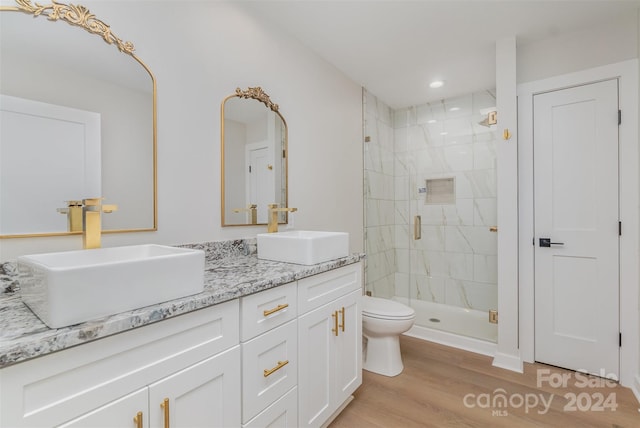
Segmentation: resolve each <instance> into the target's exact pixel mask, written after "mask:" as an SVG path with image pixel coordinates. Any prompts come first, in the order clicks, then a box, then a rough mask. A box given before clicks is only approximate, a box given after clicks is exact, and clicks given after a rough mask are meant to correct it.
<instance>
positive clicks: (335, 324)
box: [331, 311, 338, 336]
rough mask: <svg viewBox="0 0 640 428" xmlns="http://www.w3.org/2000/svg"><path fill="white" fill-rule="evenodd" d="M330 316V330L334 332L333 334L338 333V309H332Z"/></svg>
mask: <svg viewBox="0 0 640 428" xmlns="http://www.w3.org/2000/svg"><path fill="white" fill-rule="evenodd" d="M331 316H332V317H333V325H334V327H333V328H332V329H331V331H332V332H334V333H335V335H336V336H337V335H338V311H334V312H333V313H332V314H331Z"/></svg>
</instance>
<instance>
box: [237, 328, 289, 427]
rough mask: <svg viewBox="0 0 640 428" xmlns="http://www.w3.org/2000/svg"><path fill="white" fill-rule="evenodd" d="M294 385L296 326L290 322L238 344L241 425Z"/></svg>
mask: <svg viewBox="0 0 640 428" xmlns="http://www.w3.org/2000/svg"><path fill="white" fill-rule="evenodd" d="M297 382H298V324H297V321H296V320H294V321H290V322H288V323H287V324H285V325H282V326H280V327H278V328H275V329H273V330H271V331H269V332H267V333H265V334H263V335H261V336H258V337H256V338H255V339H252V340H250V341H248V342H246V343H243V344H242V422H243V423H246V422H247V421H249V420H250V419H251V418H253V417H254V416H256V415H257V414H258V413H260V412H261V411H262V410H263V409H265V408H267V407H268V406H269V405H270V404H271V403H273V402H275V401H276V400H277V399H278V398H280V397H282V396H283V395H284V394H285V393H286V392H287V391H289V390H290V389H291V388H293V387H294V386H296V384H297Z"/></svg>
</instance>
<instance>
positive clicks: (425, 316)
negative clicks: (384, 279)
mask: <svg viewBox="0 0 640 428" xmlns="http://www.w3.org/2000/svg"><path fill="white" fill-rule="evenodd" d="M393 300H396V301H398V302H401V303H404V304H405V305H407V306H410V307H412V308H413V309H415V311H416V321H415V325H416V326H420V327H426V328H431V329H435V330H440V331H445V332H447V333H452V334H457V335H461V336H467V337H472V338H474V339H480V340H486V341H489V342H492V343H496V342H497V341H498V325H497V324H492V323H490V322H489V314H488V313H487V312H483V311H479V310H477V309H466V308H460V307H457V306H450V305H444V304H442V303H433V302H428V301H424V300H416V299H408V298H406V297H399V296H394V297H393Z"/></svg>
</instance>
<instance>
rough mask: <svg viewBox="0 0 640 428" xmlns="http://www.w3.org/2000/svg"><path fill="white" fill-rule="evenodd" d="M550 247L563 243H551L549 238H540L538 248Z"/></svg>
mask: <svg viewBox="0 0 640 428" xmlns="http://www.w3.org/2000/svg"><path fill="white" fill-rule="evenodd" d="M552 245H564V242H551V238H540V246H541V247H543V248H550V247H551V246H552Z"/></svg>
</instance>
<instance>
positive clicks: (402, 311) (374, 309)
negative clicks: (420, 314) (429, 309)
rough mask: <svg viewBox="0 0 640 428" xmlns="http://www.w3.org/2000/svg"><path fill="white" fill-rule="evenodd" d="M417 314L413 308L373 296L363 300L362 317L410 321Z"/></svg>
mask: <svg viewBox="0 0 640 428" xmlns="http://www.w3.org/2000/svg"><path fill="white" fill-rule="evenodd" d="M415 314H416V311H415V310H414V309H413V308H410V307H409V306H407V305H404V304H402V303H399V302H394V301H393V300H388V299H381V298H379V297H371V296H364V297H363V299H362V315H363V316H367V317H370V318H377V319H388V320H408V319H412V318H414V317H415Z"/></svg>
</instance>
